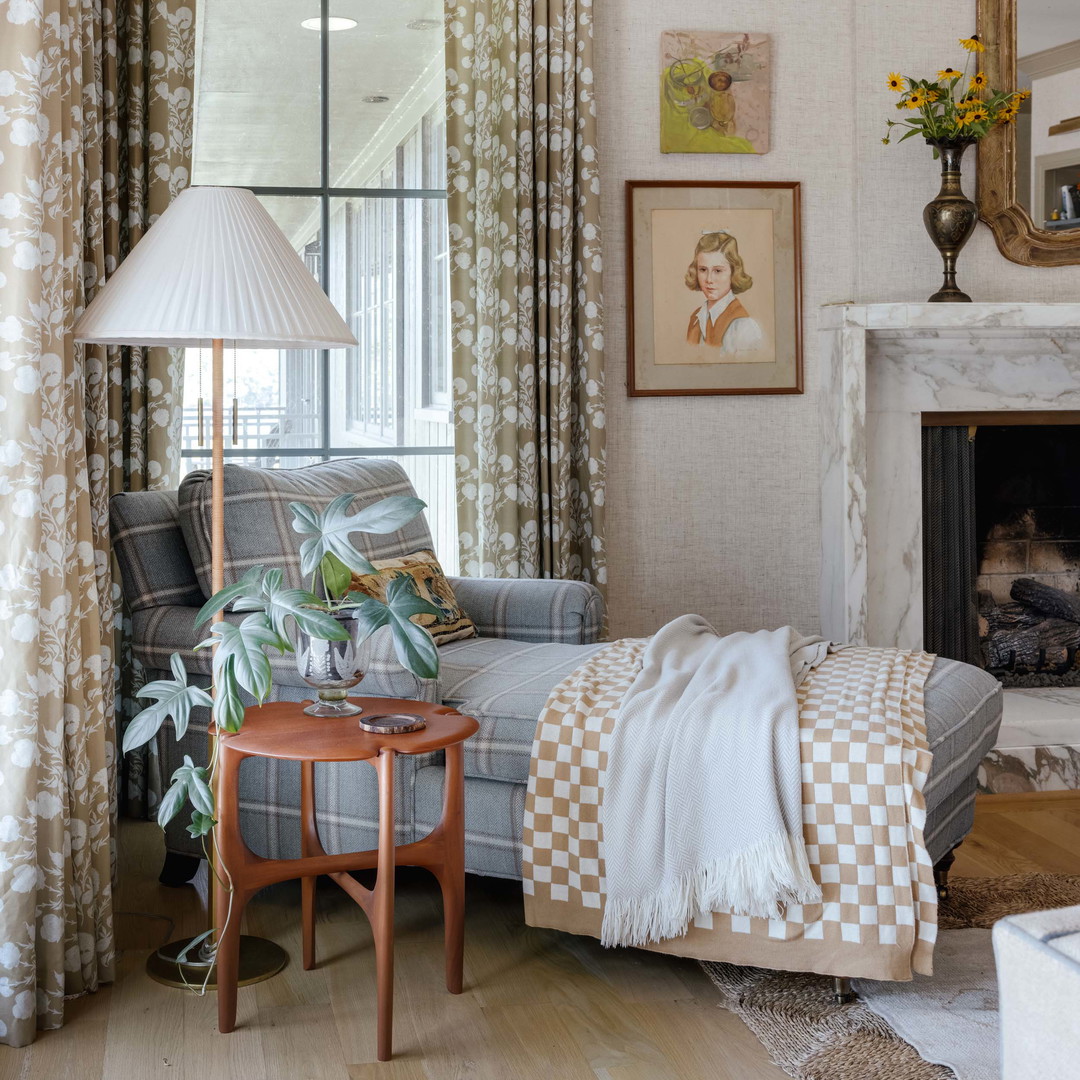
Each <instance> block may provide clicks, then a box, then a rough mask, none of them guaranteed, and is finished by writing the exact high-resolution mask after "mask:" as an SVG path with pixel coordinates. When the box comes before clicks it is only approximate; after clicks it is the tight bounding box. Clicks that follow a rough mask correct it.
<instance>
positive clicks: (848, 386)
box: [819, 303, 1080, 791]
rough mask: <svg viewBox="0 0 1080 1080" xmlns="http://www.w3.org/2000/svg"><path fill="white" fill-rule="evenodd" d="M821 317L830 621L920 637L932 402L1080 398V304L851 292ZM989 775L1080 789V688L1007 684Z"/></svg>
mask: <svg viewBox="0 0 1080 1080" xmlns="http://www.w3.org/2000/svg"><path fill="white" fill-rule="evenodd" d="M819 326H820V330H821V332H822V333H823V334H825V335H826V337H827V339H828V342H829V346H828V348H827V349H826V350H825V358H826V359H825V370H824V372H823V375H822V396H821V400H822V435H823V441H822V447H823V451H822V506H821V527H822V573H821V632H822V633H823V634H824V635H826V636H828V637H831V638H832V639H833V640H838V641H850V642H853V643H856V644H869V645H877V646H897V647H900V648H905V649H918V648H921V647H922V643H923V640H922V638H923V631H922V622H923V573H922V475H921V473H922V466H921V458H922V442H921V440H922V436H921V427H922V414H923V413H933V412H984V411H985V412H1002V411H1006V410H1017V409H1019V410H1038V411H1048V410H1060V411H1075V410H1080V303H1077V304H842V305H831V306H828V307H825V308H822V310H821V318H820V323H819ZM1049 695H1052V699H1051V698H1050V697H1049ZM1066 699H1068V700H1066ZM1051 714H1052V715H1051ZM994 758H996V759H997V760H996V761H995V760H992V759H994ZM1043 773H1045V774H1046V775H1042V774H1043ZM994 777H996V778H997V779H996V781H995V780H994ZM983 787H984V790H1001V791H1004V790H1012V791H1015V790H1032V789H1040V788H1042V789H1046V788H1065V787H1069V788H1077V787H1080V691H1075V690H1073V691H1053V690H1051V691H1046V692H1044V691H1026V692H1017V691H1006V703H1005V715H1004V720H1003V724H1002V732H1001V736H1000V737H999V740H998V748H997V749H996V750H995V753H994V755H992V756H991V758H988V759H987V761H986V763H985V767H984V770H983Z"/></svg>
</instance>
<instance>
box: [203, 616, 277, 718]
mask: <svg viewBox="0 0 1080 1080" xmlns="http://www.w3.org/2000/svg"><path fill="white" fill-rule="evenodd" d="M213 631H214V635H215V637H216V638H217V648H216V649H215V650H214V687H215V689H217V690H222V689H223V688H224V686H225V683H226V682H227V681H228V680H226V679H223V678H222V674H223V673H224V667H225V665H226V664H227V663H228V662H229V661H230V660H231V661H232V670H231V674H232V677H233V678H234V679H235V680H236V682H237V683H239V685H240V687H241V688H242V689H244V690H246V691H247V692H248V693H249V694H251V696H252V697H253V698H255V699H256V700H257V701H260V702H262V701H265V700H266V699H267V697H269V696H270V689H271V685H272V678H271V673H270V661H269V659H268V658H267V656H266V653H265V652H264V649H266V648H267V647H270V648H275V649H279V650H282V651H284V649H283V643H282V640H281V638H280V637H278V635H277V634H276V633H275V632H274V628H273V627H272V626H271V625H270V620H269V619H268V618H267V617H266V614H265V613H264V612H262V611H257V612H255V613H254V614H252V615H249V616H248V617H247V618H246V619H244V621H243V622H242V623H241V624H240V625H239V626H233V624H232V623H227V622H219V623H215V624H214V627H213ZM207 644H212V639H211V641H210V642H205V641H204V642H201V643H200V644H199V648H202V647H203V646H204V645H207Z"/></svg>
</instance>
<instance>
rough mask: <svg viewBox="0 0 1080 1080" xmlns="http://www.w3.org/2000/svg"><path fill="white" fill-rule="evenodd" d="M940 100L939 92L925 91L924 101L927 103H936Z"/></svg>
mask: <svg viewBox="0 0 1080 1080" xmlns="http://www.w3.org/2000/svg"><path fill="white" fill-rule="evenodd" d="M940 98H941V91H940V90H927V91H926V100H927V101H929V102H934V101H938V100H939V99H940Z"/></svg>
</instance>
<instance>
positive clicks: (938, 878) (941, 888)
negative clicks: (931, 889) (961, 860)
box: [934, 844, 960, 900]
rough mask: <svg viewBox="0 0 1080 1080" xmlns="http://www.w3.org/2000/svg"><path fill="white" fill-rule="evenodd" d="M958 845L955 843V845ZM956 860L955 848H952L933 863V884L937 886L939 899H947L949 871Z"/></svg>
mask: <svg viewBox="0 0 1080 1080" xmlns="http://www.w3.org/2000/svg"><path fill="white" fill-rule="evenodd" d="M959 846H960V845H959V844H957V845H956V847H959ZM954 862H956V848H953V849H952V851H950V852H949V853H948V854H947V855H945V856H944V857H943V858H942V859H941V860H940V861H938V862H936V863H934V884H935V885H936V886H937V895H938V899H939V900H948V899H949V871H950V870H951V869H952V864H953V863H954Z"/></svg>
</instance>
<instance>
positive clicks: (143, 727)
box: [123, 652, 213, 754]
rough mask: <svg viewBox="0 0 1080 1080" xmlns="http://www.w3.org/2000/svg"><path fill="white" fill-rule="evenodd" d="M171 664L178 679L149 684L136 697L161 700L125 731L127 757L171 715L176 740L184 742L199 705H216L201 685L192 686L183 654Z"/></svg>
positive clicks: (149, 738) (124, 746)
mask: <svg viewBox="0 0 1080 1080" xmlns="http://www.w3.org/2000/svg"><path fill="white" fill-rule="evenodd" d="M169 665H170V666H171V667H172V672H173V676H174V678H172V679H157V680H155V681H154V682H150V683H147V684H146V685H145V686H144V687H143V688H142V689H141V690H139V691H137V692H136V694H135V696H136V697H141V698H156V699H157V700H156V701H155V702H154V704H153V705H150V706H149V707H148V708H145V709H143V710H142V712H140V713H139V714H138V715H137V716H136V717H135V718H134V719H133V720H132V721H131V723H130V724H128V726H127V730H126V731H125V732H124V745H123V751H124V753H125V754H126V753H128V751H130V750H134V749H135V748H136V747H138V746H142V745H143V744H144V743H147V742H149V741H150V740H151V739H152V738H153V737H154V736H155V735H156V734H157V733H158V731H159V730H160V729H161V725H162V724H164V723H165V720H166V719H167V718H168V717H170V716H171V717H172V718H173V724H174V725H175V726H176V737H177V738H178V739H182V738H183V737H184V735H185V734H186V732H187V728H188V721H189V720H190V718H191V710H192V709H194V708H195V707H196V706H199V705H202V706H207V707H209V706H210V705H212V704H213V702H212V700H211V698H210V695H209V694H208V693H207V692H206V691H205V690H202V689H200V688H199V687H197V686H188V684H187V672H186V671H185V670H184V661H183V660H182V659H181V658H180V654H179V653H175V652H174V653H173V654H172V656H171V657H170V658H169Z"/></svg>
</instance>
